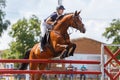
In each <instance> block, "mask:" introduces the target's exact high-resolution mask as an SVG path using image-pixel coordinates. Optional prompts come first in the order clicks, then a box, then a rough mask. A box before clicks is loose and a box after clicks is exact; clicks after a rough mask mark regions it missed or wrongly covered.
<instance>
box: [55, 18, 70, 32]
mask: <svg viewBox="0 0 120 80" xmlns="http://www.w3.org/2000/svg"><path fill="white" fill-rule="evenodd" d="M69 27H70V18H67V17H66V18H65V19H62V20H61V21H58V23H57V24H56V25H55V26H54V28H53V30H55V31H58V32H60V33H62V34H64V33H67V30H68V28H69Z"/></svg>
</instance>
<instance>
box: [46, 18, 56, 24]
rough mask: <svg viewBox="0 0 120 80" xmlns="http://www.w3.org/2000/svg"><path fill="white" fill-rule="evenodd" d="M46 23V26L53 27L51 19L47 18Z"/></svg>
mask: <svg viewBox="0 0 120 80" xmlns="http://www.w3.org/2000/svg"><path fill="white" fill-rule="evenodd" d="M46 23H47V24H50V25H53V24H54V22H53V21H52V18H51V17H49V18H47V20H46Z"/></svg>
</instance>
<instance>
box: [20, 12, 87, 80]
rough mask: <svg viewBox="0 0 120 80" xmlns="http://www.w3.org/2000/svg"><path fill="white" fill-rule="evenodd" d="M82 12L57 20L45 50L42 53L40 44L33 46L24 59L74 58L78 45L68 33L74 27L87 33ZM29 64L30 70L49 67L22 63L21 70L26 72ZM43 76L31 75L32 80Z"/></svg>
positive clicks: (44, 64) (66, 15)
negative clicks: (81, 15)
mask: <svg viewBox="0 0 120 80" xmlns="http://www.w3.org/2000/svg"><path fill="white" fill-rule="evenodd" d="M80 13H81V11H79V12H77V11H75V12H74V13H69V14H65V15H64V16H62V17H60V18H58V19H57V21H56V24H55V25H54V26H53V29H52V30H51V31H50V32H49V34H50V35H49V38H48V44H46V45H45V47H44V50H43V51H42V52H41V51H40V43H37V44H35V45H34V46H33V48H32V49H30V50H28V51H27V52H26V55H25V57H24V59H29V60H32V59H52V58H55V57H58V56H60V59H63V58H66V57H69V56H73V53H74V51H75V48H76V44H74V43H72V42H71V41H70V37H69V33H68V32H67V30H68V28H69V27H73V28H75V29H77V30H79V31H80V32H81V33H85V32H86V29H85V27H84V24H83V23H82V18H81V17H80V15H79V14H80ZM28 64H29V68H30V70H38V69H39V70H44V69H45V68H46V67H47V63H31V62H30V63H22V64H21V67H20V68H19V69H20V70H25V69H26V68H27V66H28ZM41 75H42V74H30V77H31V78H30V79H31V80H40V77H41Z"/></svg>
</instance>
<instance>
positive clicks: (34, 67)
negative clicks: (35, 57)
mask: <svg viewBox="0 0 120 80" xmlns="http://www.w3.org/2000/svg"><path fill="white" fill-rule="evenodd" d="M37 66H38V64H37V63H30V70H37ZM36 78H37V74H33V73H31V74H30V80H36Z"/></svg>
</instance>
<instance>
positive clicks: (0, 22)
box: [0, 0, 10, 36]
mask: <svg viewBox="0 0 120 80" xmlns="http://www.w3.org/2000/svg"><path fill="white" fill-rule="evenodd" d="M5 3H6V0H0V36H2V33H3V31H4V30H7V27H8V26H9V25H10V21H8V20H4V19H5V12H4V11H3V9H4V8H5V6H6V4H5Z"/></svg>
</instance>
